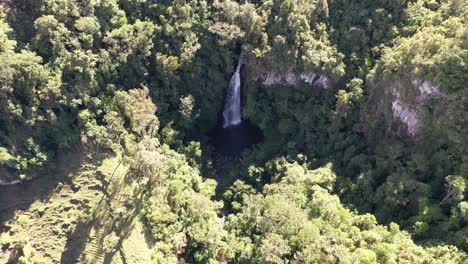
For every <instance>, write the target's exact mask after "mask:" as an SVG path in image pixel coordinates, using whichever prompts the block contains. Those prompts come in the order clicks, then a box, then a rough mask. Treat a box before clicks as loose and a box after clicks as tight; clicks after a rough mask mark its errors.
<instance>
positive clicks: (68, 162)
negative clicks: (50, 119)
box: [0, 148, 99, 232]
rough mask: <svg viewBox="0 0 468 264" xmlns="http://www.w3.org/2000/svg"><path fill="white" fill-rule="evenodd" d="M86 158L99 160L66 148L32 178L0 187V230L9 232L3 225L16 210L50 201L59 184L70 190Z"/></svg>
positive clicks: (92, 162)
mask: <svg viewBox="0 0 468 264" xmlns="http://www.w3.org/2000/svg"><path fill="white" fill-rule="evenodd" d="M85 161H86V162H88V163H90V164H97V163H98V162H99V160H98V159H97V158H96V157H94V158H93V159H89V158H86V157H85V152H84V150H83V149H82V148H77V149H73V150H68V151H66V152H62V153H58V154H57V156H56V157H55V159H54V160H51V161H50V162H49V165H48V167H47V168H46V169H44V170H43V171H42V172H41V173H40V175H38V176H36V177H35V178H33V179H32V180H30V181H27V182H23V183H19V184H16V185H9V186H0V232H5V231H8V229H9V228H8V227H7V226H5V224H6V223H7V222H8V221H9V220H11V219H12V217H13V216H14V215H15V213H16V212H18V211H25V210H28V209H29V208H30V206H31V204H33V203H34V202H36V201H41V202H47V201H49V199H50V197H51V196H52V194H53V193H54V190H56V189H57V188H58V184H59V183H63V184H64V185H63V186H62V187H66V186H69V187H70V188H71V189H73V188H74V186H72V179H73V177H74V176H75V175H76V174H77V173H78V172H79V170H80V169H81V168H82V164H83V162H85Z"/></svg>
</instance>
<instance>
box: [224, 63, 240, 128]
mask: <svg viewBox="0 0 468 264" xmlns="http://www.w3.org/2000/svg"><path fill="white" fill-rule="evenodd" d="M241 65H242V60H241V59H239V62H238V63H237V68H236V72H234V74H233V75H232V77H231V80H230V81H229V87H228V90H227V94H226V99H225V102H224V111H223V128H226V127H230V126H236V125H239V124H240V123H241V122H242V119H241V101H240V100H241V99H240V97H241V79H240V68H241Z"/></svg>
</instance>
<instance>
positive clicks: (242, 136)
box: [211, 121, 263, 156]
mask: <svg viewBox="0 0 468 264" xmlns="http://www.w3.org/2000/svg"><path fill="white" fill-rule="evenodd" d="M211 139H212V143H213V145H214V146H215V148H216V151H217V152H218V153H219V154H221V155H225V156H240V154H241V153H242V151H243V150H244V149H246V148H249V147H252V146H253V145H255V144H257V143H259V142H260V141H262V139H263V133H262V131H261V130H260V129H259V128H258V127H257V126H255V125H253V124H251V123H250V122H248V121H242V123H240V124H239V125H237V126H229V127H226V128H223V126H222V125H219V126H218V127H216V128H215V129H214V130H213V131H212V132H211Z"/></svg>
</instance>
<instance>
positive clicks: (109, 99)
mask: <svg viewBox="0 0 468 264" xmlns="http://www.w3.org/2000/svg"><path fill="white" fill-rule="evenodd" d="M240 58H241V59H242V68H241V80H242V86H241V88H242V92H241V102H242V119H243V120H244V121H246V122H248V123H249V124H250V125H252V126H254V127H258V129H259V130H261V131H262V139H261V140H260V142H258V144H256V145H254V146H252V147H251V148H248V149H245V150H244V151H243V152H242V153H240V154H239V155H238V156H236V157H224V156H223V155H222V154H220V153H218V151H217V150H216V148H215V147H214V145H213V133H217V132H216V131H219V130H218V128H219V127H220V119H221V118H222V112H223V106H224V103H223V102H224V98H225V96H226V89H227V87H228V84H229V80H230V78H231V75H232V74H233V73H234V71H235V69H236V65H237V63H238V61H239V59H240ZM467 83H468V1H467V0H399V1H389V0H374V1H371V0H365V1H357V0H268V1H266V0H265V1H260V0H237V1H234V0H175V1H169V0H162V1H151V0H138V1H133V0H86V1H73V0H39V1H37V0H1V1H0V183H1V184H0V185H7V184H9V183H18V182H26V181H29V180H31V181H30V182H29V183H28V184H31V185H32V186H33V187H34V188H35V186H37V185H35V180H36V179H40V178H45V177H48V176H47V173H48V172H49V171H50V170H51V168H54V167H56V166H57V162H58V160H60V157H61V156H66V155H67V153H74V152H84V153H88V154H89V155H91V153H94V154H93V155H95V153H100V154H103V155H106V157H118V158H119V159H120V161H119V163H118V166H120V165H121V164H123V165H122V166H125V168H127V169H128V171H127V173H126V175H125V180H124V181H123V182H125V186H127V187H128V186H131V188H133V189H132V192H133V191H135V190H139V192H138V193H136V191H135V193H133V198H134V199H136V200H137V201H138V203H137V202H135V204H141V207H138V210H137V211H138V212H137V215H138V219H140V220H141V222H142V223H143V226H144V228H146V230H148V236H150V238H151V239H148V240H151V241H153V243H152V244H151V258H150V260H151V261H152V262H153V263H219V262H223V261H229V262H232V263H466V261H468V257H467V251H468V200H467V197H468V138H467V136H466V135H468V126H467V116H468V115H467V113H468V89H467V87H466V86H467ZM213 131H215V132H213ZM83 166H84V165H83ZM116 170H117V169H116ZM114 173H115V171H114ZM114 173H112V177H114ZM96 175H97V174H96ZM93 177H94V176H93ZM96 177H97V176H96ZM111 179H113V178H111ZM109 182H111V181H110V180H109ZM61 184H62V183H61ZM114 185H117V184H107V185H106V187H108V188H115V190H114V191H115V192H118V190H121V189H120V188H119V187H115V186H114ZM109 186H110V187H109ZM0 188H3V186H0ZM5 188H8V187H5ZM73 188H75V187H73ZM125 188H126V187H123V189H125ZM128 188H130V187H128ZM78 189H79V188H78ZM103 189H104V188H103ZM125 190H127V189H125ZM1 191H2V190H0V192H1ZM109 193H112V191H110V192H109ZM132 201H133V200H132ZM0 205H2V201H0ZM129 206H130V205H129ZM130 207H131V206H130ZM135 208H137V207H136V206H135ZM0 209H3V208H2V207H0ZM8 210H10V209H9V208H8ZM119 210H120V209H119ZM135 210H136V209H135ZM86 212H87V211H86ZM86 212H85V211H83V214H84V215H86V214H87V213H86ZM119 212H120V211H119ZM0 213H1V211H0ZM122 214H123V213H122ZM15 219H16V218H15ZM15 219H13V218H12V220H11V221H12V223H14V221H17V220H15ZM3 224H4V222H3V220H0V234H2V236H0V245H1V246H2V247H1V248H0V262H2V254H3V253H2V252H3V251H4V250H7V249H8V248H9V247H10V246H11V248H13V245H19V246H18V247H19V248H21V250H18V251H17V252H18V254H17V256H16V257H17V258H16V261H18V262H20V261H22V263H50V262H52V263H54V261H55V262H58V261H57V260H51V259H47V258H52V257H51V254H47V252H45V250H42V251H41V250H40V249H36V251H37V252H36V253H37V254H30V253H28V254H26V253H27V252H29V251H30V250H29V249H28V250H25V249H24V248H27V247H26V246H25V244H24V243H20V241H13V242H11V241H10V240H8V243H7V242H5V241H6V239H5V237H7V236H8V237H10V236H14V232H10V229H9V228H7V225H5V227H3ZM10 224H11V222H10ZM75 224H76V223H75ZM67 228H68V226H67ZM119 230H120V229H119ZM122 232H123V231H122ZM112 234H114V233H112ZM115 236H116V237H117V238H119V237H120V238H122V237H123V235H122V234H119V233H117V234H116V235H115ZM111 238H112V239H114V237H110V238H109V237H108V240H109V241H112V239H111ZM108 240H106V241H107V242H108ZM114 240H115V239H114ZM109 243H110V242H109ZM119 243H120V244H122V242H121V241H120V242H118V243H117V242H116V243H114V244H115V245H119ZM110 244H112V243H110ZM28 245H29V244H28ZM33 251H34V250H33ZM5 252H6V251H5ZM109 252H112V250H109ZM109 252H107V253H106V254H110V253H109ZM106 256H109V255H106ZM42 257H44V260H41V259H40V258H42ZM41 261H43V262H41ZM65 261H67V260H65ZM62 263H67V262H62ZM69 263H72V262H69ZM224 263H226V262H224Z"/></svg>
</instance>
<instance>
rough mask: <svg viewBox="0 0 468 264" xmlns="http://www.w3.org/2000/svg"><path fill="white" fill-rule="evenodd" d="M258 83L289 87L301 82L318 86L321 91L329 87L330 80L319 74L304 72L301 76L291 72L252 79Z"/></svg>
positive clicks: (268, 74) (269, 74)
mask: <svg viewBox="0 0 468 264" xmlns="http://www.w3.org/2000/svg"><path fill="white" fill-rule="evenodd" d="M254 79H255V80H257V81H259V82H260V83H261V84H262V85H265V86H272V85H290V86H295V85H297V83H298V82H299V81H303V82H305V83H308V84H310V85H316V86H320V87H322V88H323V89H328V88H329V87H330V79H329V78H328V77H327V76H325V75H321V74H317V73H313V72H304V73H301V74H296V73H293V72H286V73H267V74H265V75H260V76H257V77H256V78H254Z"/></svg>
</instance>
